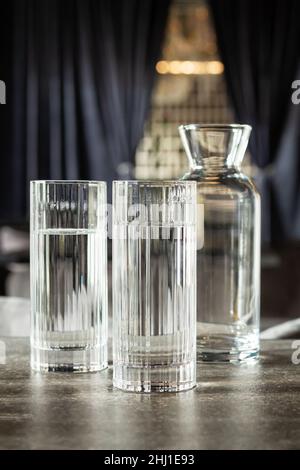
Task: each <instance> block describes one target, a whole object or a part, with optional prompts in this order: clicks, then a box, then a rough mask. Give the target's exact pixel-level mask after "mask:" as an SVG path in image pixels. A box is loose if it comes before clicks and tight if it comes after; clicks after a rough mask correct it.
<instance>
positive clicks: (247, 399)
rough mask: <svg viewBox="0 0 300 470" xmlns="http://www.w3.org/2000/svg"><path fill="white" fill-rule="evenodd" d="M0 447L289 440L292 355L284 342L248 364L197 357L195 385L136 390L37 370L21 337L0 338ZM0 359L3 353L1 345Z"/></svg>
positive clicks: (295, 392) (299, 381)
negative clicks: (199, 360) (174, 389)
mask: <svg viewBox="0 0 300 470" xmlns="http://www.w3.org/2000/svg"><path fill="white" fill-rule="evenodd" d="M4 343H5V347H6V364H2V365H0V448H1V449H113V450H115V449H298V448H300V393H299V392H300V364H299V365H296V364H293V363H292V361H291V355H292V352H293V349H292V348H291V345H292V343H291V341H286V340H285V341H276V342H274V341H269V342H267V341H265V342H263V348H262V354H261V359H260V361H258V362H257V363H256V364H251V365H238V366H237V365H232V364H228V365H227V364H226V365H224V364H218V365H216V364H215V365H208V364H206V365H199V366H198V371H197V372H198V377H197V380H198V386H197V388H196V389H194V390H191V391H188V392H182V393H178V394H154V395H151V396H150V395H139V394H130V393H124V392H121V391H118V390H114V389H113V387H112V369H111V368H109V369H107V370H106V371H103V372H100V373H96V374H62V373H50V374H45V375H43V374H38V373H35V372H32V371H31V370H30V366H29V341H28V339H27V338H2V342H1V343H0V347H1V346H2V352H3V347H4ZM2 362H3V354H2Z"/></svg>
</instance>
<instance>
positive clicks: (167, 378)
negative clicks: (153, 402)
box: [113, 362, 196, 393]
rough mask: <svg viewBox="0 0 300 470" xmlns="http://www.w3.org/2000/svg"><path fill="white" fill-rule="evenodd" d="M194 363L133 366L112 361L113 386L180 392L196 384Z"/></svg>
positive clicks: (137, 390) (129, 389) (127, 390)
mask: <svg viewBox="0 0 300 470" xmlns="http://www.w3.org/2000/svg"><path fill="white" fill-rule="evenodd" d="M195 377H196V370H195V363H194V362H190V363H187V364H181V365H176V366H168V367H163V366H148V367H147V366H143V367H137V366H135V367H133V366H129V365H124V364H120V363H119V364H118V363H114V379H113V384H114V387H116V388H119V389H121V390H124V391H126V392H141V393H151V392H182V391H184V390H190V389H191V388H194V387H195V386H196V378H195Z"/></svg>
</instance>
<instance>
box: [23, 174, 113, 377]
mask: <svg viewBox="0 0 300 470" xmlns="http://www.w3.org/2000/svg"><path fill="white" fill-rule="evenodd" d="M30 268H31V366H32V368H33V369H35V370H41V371H70V372H88V371H97V370H101V369H103V368H105V367H107V227H106V184H105V183H103V182H97V181H32V182H31V248H30Z"/></svg>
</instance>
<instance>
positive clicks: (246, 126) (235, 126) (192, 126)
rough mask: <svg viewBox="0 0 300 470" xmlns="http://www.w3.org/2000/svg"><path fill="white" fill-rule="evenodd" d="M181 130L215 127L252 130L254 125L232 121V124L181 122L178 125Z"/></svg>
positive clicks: (211, 128) (210, 128)
mask: <svg viewBox="0 0 300 470" xmlns="http://www.w3.org/2000/svg"><path fill="white" fill-rule="evenodd" d="M178 129H179V130H190V131H191V130H201V129H203V130H213V129H223V130H230V129H242V130H246V129H248V130H249V131H251V130H252V127H251V126H250V125H249V124H237V123H232V124H221V123H218V124H213V123H207V124H205V123H203V124H201V123H191V124H181V125H180V126H179V127H178Z"/></svg>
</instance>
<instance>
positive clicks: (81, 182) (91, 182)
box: [30, 180, 106, 186]
mask: <svg viewBox="0 0 300 470" xmlns="http://www.w3.org/2000/svg"><path fill="white" fill-rule="evenodd" d="M30 184H53V185H55V184H57V185H61V186H62V185H67V184H74V185H75V184H78V185H97V186H106V181H97V180H31V181H30Z"/></svg>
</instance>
